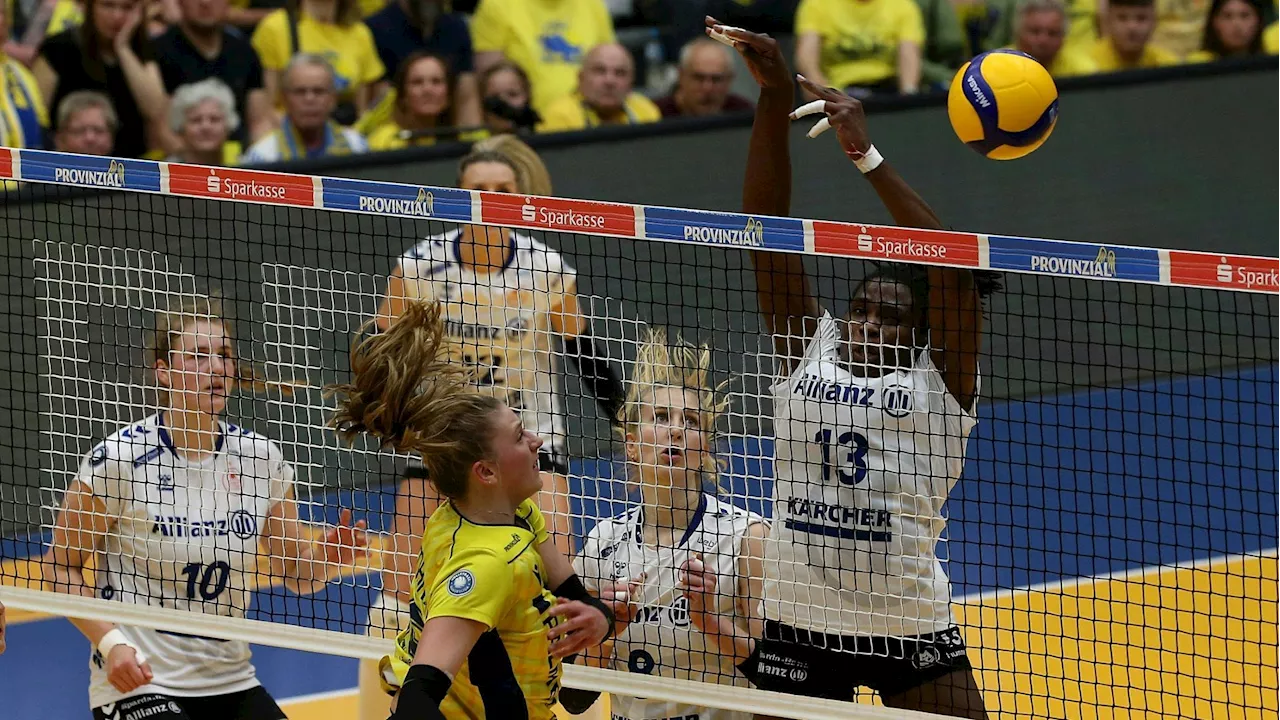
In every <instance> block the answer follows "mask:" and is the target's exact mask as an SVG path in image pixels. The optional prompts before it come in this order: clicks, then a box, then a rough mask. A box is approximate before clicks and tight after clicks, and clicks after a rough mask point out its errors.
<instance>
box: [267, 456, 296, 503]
mask: <svg viewBox="0 0 1280 720" xmlns="http://www.w3.org/2000/svg"><path fill="white" fill-rule="evenodd" d="M267 477H268V478H270V482H271V484H270V487H269V488H268V490H267V492H268V493H270V497H271V504H272V505H274V504H275V503H278V502H280V501H281V500H284V499H285V498H289V497H292V496H293V486H294V471H293V466H292V465H290V464H289V461H288V460H285V459H284V452H283V451H282V450H281V449H280V446H279V445H277V444H275V443H274V442H272V441H270V440H268V441H267Z"/></svg>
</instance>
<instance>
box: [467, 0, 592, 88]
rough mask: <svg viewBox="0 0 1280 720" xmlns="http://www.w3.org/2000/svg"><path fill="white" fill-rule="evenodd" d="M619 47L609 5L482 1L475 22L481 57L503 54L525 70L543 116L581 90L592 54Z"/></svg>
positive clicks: (584, 0) (568, 0) (573, 0)
mask: <svg viewBox="0 0 1280 720" xmlns="http://www.w3.org/2000/svg"><path fill="white" fill-rule="evenodd" d="M614 41H615V37H614V34H613V19H612V18H611V17H610V16H609V8H608V7H606V6H605V4H604V0H480V4H479V5H478V6H477V7H476V14H475V16H474V17H472V18H471V44H472V47H473V48H474V50H475V52H477V53H483V52H501V53H502V54H503V55H505V56H506V58H507V59H508V60H510V61H511V62H514V63H515V64H517V65H519V66H520V67H521V68H522V69H523V70H524V71H525V72H526V73H527V74H528V75H529V83H530V84H531V85H532V86H533V97H532V99H531V102H532V103H533V108H534V109H535V110H537V111H538V112H542V111H543V110H545V109H546V108H547V107H549V106H550V105H551V103H552V102H553V101H555V100H557V99H559V98H560V97H562V96H564V95H568V94H569V93H571V92H573V91H574V89H575V88H577V87H578V70H579V69H580V68H581V67H582V58H583V56H585V55H586V54H587V51H588V50H590V49H591V48H593V47H595V46H597V45H603V44H605V43H611V42H614Z"/></svg>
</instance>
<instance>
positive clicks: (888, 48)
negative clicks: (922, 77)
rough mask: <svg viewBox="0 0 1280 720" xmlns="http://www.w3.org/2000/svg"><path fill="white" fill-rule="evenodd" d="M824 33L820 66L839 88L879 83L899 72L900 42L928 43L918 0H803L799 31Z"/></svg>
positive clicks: (798, 24)
mask: <svg viewBox="0 0 1280 720" xmlns="http://www.w3.org/2000/svg"><path fill="white" fill-rule="evenodd" d="M804 33H817V34H818V35H820V36H822V54H821V56H820V57H821V59H820V60H819V64H820V65H821V66H822V73H823V74H824V75H826V76H827V82H828V83H830V84H831V85H833V86H835V87H837V88H842V89H843V88H847V87H849V86H850V85H874V84H876V83H880V82H884V81H885V80H889V79H892V78H894V77H897V75H898V45H900V44H901V43H904V42H912V43H915V44H917V45H923V44H924V20H923V18H922V17H921V15H920V6H918V5H916V3H915V0H803V1H802V2H801V3H800V7H799V9H798V10H796V34H797V35H802V34H804Z"/></svg>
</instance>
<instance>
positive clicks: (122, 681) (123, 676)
mask: <svg viewBox="0 0 1280 720" xmlns="http://www.w3.org/2000/svg"><path fill="white" fill-rule="evenodd" d="M151 678H152V675H151V664H150V663H148V662H147V661H146V660H143V661H141V662H139V661H138V651H137V650H134V649H133V648H132V647H129V646H128V645H116V646H115V647H113V648H111V654H110V655H108V656H107V680H108V681H109V682H110V683H111V686H112V687H114V688H115V689H117V690H119V691H120V692H122V693H127V692H133V691H134V690H137V689H138V688H140V687H142V686H143V685H146V684H147V683H149V682H151Z"/></svg>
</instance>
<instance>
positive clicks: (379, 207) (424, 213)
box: [360, 188, 436, 217]
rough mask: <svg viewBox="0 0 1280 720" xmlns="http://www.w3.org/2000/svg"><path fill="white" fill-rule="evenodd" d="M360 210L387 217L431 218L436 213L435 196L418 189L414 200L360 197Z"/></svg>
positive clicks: (427, 191) (424, 189)
mask: <svg viewBox="0 0 1280 720" xmlns="http://www.w3.org/2000/svg"><path fill="white" fill-rule="evenodd" d="M360 209H361V210H363V211H365V212H375V213H384V214H387V215H417V216H419V217H431V216H432V215H434V214H435V212H436V196H435V195H434V194H432V193H431V191H429V190H427V189H426V188H418V197H417V198H416V199H414V200H408V199H404V198H389V197H377V196H370V195H361V196H360Z"/></svg>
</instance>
